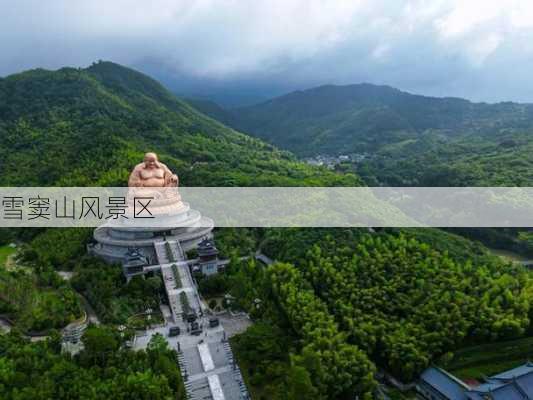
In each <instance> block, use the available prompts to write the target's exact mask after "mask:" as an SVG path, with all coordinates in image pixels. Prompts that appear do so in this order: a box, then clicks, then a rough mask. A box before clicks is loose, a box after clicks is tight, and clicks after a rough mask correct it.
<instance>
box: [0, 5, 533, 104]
mask: <svg viewBox="0 0 533 400" xmlns="http://www.w3.org/2000/svg"><path fill="white" fill-rule="evenodd" d="M0 17H1V23H0V76H5V75H8V74H11V73H14V72H18V71H22V70H25V69H29V68H35V67H44V68H52V69H55V68H59V67H62V66H66V65H69V66H87V65H89V64H90V63H91V62H92V61H95V60H98V59H104V60H111V61H115V62H118V63H121V64H125V65H129V66H135V67H138V68H140V69H143V70H145V71H149V72H152V73H153V74H154V75H156V77H158V78H160V79H163V80H164V81H166V82H172V85H173V86H175V87H174V89H175V90H177V91H180V89H183V91H184V92H194V90H195V88H197V89H198V91H202V90H204V91H205V90H211V89H205V87H209V88H213V87H215V88H216V87H219V88H225V89H227V88H228V87H232V88H237V87H239V86H242V87H255V86H257V87H263V88H268V87H270V88H272V90H273V91H283V90H292V89H295V88H306V87H311V86H316V85H320V84H326V83H336V84H347V83H358V82H370V83H379V84H389V85H392V86H395V87H398V88H400V89H403V90H407V91H411V92H415V93H421V94H428V95H438V96H445V95H450V96H461V97H466V98H469V99H473V100H485V101H500V100H516V101H528V102H533V1H531V0H529V1H527V0H525V1H519V0H514V1H513V0H505V1H504V0H502V1H493V0H446V1H440V0H432V1H419V0H413V1H401V0H360V1H358V0H348V1H335V0H327V1H320V0H293V1H291V0H273V1H252V0H233V1H232V0H220V1H214V0H150V1H148V0H142V1H141V0H140V1H131V0H130V1H126V0H105V1H104V0H86V1H81V0H79V1H74V0H70V1H69V0H63V1H59V0H47V1H43V0H16V1H14V0H0ZM180 83H182V84H183V88H180V87H179V86H180ZM217 85H218V86H217ZM203 86H205V87H203ZM213 90H214V89H213ZM265 90H266V89H265Z"/></svg>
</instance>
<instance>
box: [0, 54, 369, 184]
mask: <svg viewBox="0 0 533 400" xmlns="http://www.w3.org/2000/svg"><path fill="white" fill-rule="evenodd" d="M0 137H2V139H3V140H2V141H1V142H0V182H1V183H2V184H3V185H22V186H28V185H29V186H40V185H63V186H74V185H79V186H86V185H104V186H107V185H116V186H120V185H123V184H125V182H126V181H127V176H128V173H129V170H130V169H131V167H132V165H135V164H136V163H138V162H139V160H140V159H142V155H143V154H144V152H145V151H148V150H150V151H156V152H158V153H159V154H160V156H161V157H162V158H163V159H164V160H165V163H166V164H168V165H169V167H171V168H172V169H174V170H175V171H177V172H178V173H179V174H180V177H181V179H182V182H184V183H185V184H188V185H198V186H204V185H205V186H212V185H220V186H227V185H230V186H232V185H243V186H258V185H263V186H286V185H291V186H292V185H326V186H328V185H344V184H347V185H357V184H358V182H360V181H359V180H358V179H357V178H356V177H355V175H353V174H352V175H345V174H344V175H342V174H336V173H333V172H331V171H327V170H326V169H325V168H323V169H316V168H310V167H309V166H306V165H305V164H303V163H301V162H298V161H297V160H296V159H295V157H294V156H293V155H291V154H290V153H288V152H286V151H281V150H278V149H276V148H275V147H273V146H272V145H269V144H266V143H264V142H262V141H261V140H258V139H256V138H252V137H250V136H248V135H245V134H243V133H240V132H237V131H235V130H233V129H231V128H229V127H226V126H225V125H223V124H222V123H220V122H218V121H215V120H214V119H212V118H210V117H209V116H206V115H203V114H201V113H200V112H199V111H197V110H196V109H194V108H192V107H191V106H189V105H188V104H187V103H186V102H184V101H182V100H180V99H178V98H176V97H175V96H174V95H173V94H171V93H170V92H169V91H168V90H167V89H165V88H164V87H163V86H162V85H160V84H159V83H158V82H157V81H155V80H153V79H151V78H149V77H147V76H146V75H144V74H142V73H140V72H137V71H134V70H131V69H129V68H127V67H123V66H120V65H118V64H114V63H111V62H103V61H102V62H98V63H94V64H93V65H91V66H90V67H88V68H71V67H65V68H61V69H58V70H56V71H48V70H44V69H35V70H30V71H24V72H22V73H18V74H13V75H10V76H7V77H5V78H3V79H2V80H0Z"/></svg>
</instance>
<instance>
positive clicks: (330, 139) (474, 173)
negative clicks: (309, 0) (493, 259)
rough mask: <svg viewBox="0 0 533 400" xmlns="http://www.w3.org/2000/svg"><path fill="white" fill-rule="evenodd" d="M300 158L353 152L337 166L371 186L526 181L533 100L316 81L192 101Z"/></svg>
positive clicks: (532, 161) (532, 159) (530, 177)
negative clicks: (248, 101) (246, 103)
mask: <svg viewBox="0 0 533 400" xmlns="http://www.w3.org/2000/svg"><path fill="white" fill-rule="evenodd" d="M195 107H198V108H199V109H201V110H204V112H206V113H207V114H209V115H213V116H214V117H215V118H216V117H217V116H220V115H224V118H225V121H226V123H228V124H230V125H231V126H234V127H237V128H238V129H240V130H242V131H244V132H247V133H250V134H254V135H256V136H258V137H260V138H262V139H264V140H266V141H268V142H270V143H273V144H275V145H276V146H279V147H280V148H283V149H288V150H291V151H293V152H295V153H296V154H297V155H299V156H301V157H307V156H316V155H318V154H326V155H339V154H345V155H358V157H357V156H356V157H355V158H356V159H357V162H354V163H347V164H348V165H344V166H343V165H341V166H339V168H341V169H343V170H344V171H356V172H358V173H359V174H360V175H361V176H362V177H363V178H364V179H365V180H366V181H367V183H368V184H370V185H380V184H386V185H397V186H402V185H412V186H467V185H477V186H482V185H528V184H531V182H533V174H532V172H531V171H533V156H532V155H531V154H532V151H531V150H533V148H532V146H533V140H532V137H533V136H532V133H533V105H532V104H518V103H510V102H506V103H497V104H487V103H473V102H470V101H467V100H464V99H459V98H435V97H427V96H419V95H413V94H409V93H406V92H402V91H400V90H397V89H394V88H391V87H388V86H376V85H370V84H358V85H348V86H333V85H328V86H320V87H317V88H313V89H309V90H305V91H298V92H293V93H289V94H287V95H285V96H281V97H277V98H274V99H272V100H270V101H267V102H264V103H261V104H257V105H254V106H250V107H244V108H238V109H234V110H229V111H228V112H231V117H228V115H227V114H222V113H221V111H220V110H219V109H217V113H216V115H215V114H214V110H215V108H214V107H213V105H210V106H209V107H207V105H205V104H199V103H197V104H195Z"/></svg>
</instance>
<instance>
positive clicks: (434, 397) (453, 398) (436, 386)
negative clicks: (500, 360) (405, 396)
mask: <svg viewBox="0 0 533 400" xmlns="http://www.w3.org/2000/svg"><path fill="white" fill-rule="evenodd" d="M416 389H417V392H418V393H419V394H420V395H421V396H422V397H423V398H424V399H428V400H511V399H514V400H529V399H533V363H530V362H527V363H526V364H523V365H521V366H519V367H516V368H513V369H510V370H508V371H504V372H501V373H499V374H497V375H493V376H491V377H488V378H486V379H485V382H483V383H481V384H479V385H477V386H472V385H467V384H466V383H465V382H463V381H461V380H460V379H458V378H456V377H455V376H453V375H452V374H450V373H448V372H446V371H444V370H443V369H440V368H437V367H430V368H428V369H426V370H425V371H424V372H423V373H422V375H421V376H420V381H419V382H418V384H417V386H416Z"/></svg>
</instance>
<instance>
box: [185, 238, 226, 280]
mask: <svg viewBox="0 0 533 400" xmlns="http://www.w3.org/2000/svg"><path fill="white" fill-rule="evenodd" d="M197 251H198V262H197V264H196V265H194V266H193V271H194V272H198V273H201V274H203V275H206V276H209V275H213V274H217V273H219V272H222V271H224V269H225V268H226V265H227V264H228V263H229V260H221V259H219V258H218V254H219V252H218V249H217V248H216V246H215V243H214V242H213V240H212V239H210V238H207V237H206V238H205V239H204V240H202V241H201V242H200V243H199V244H198V247H197Z"/></svg>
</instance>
